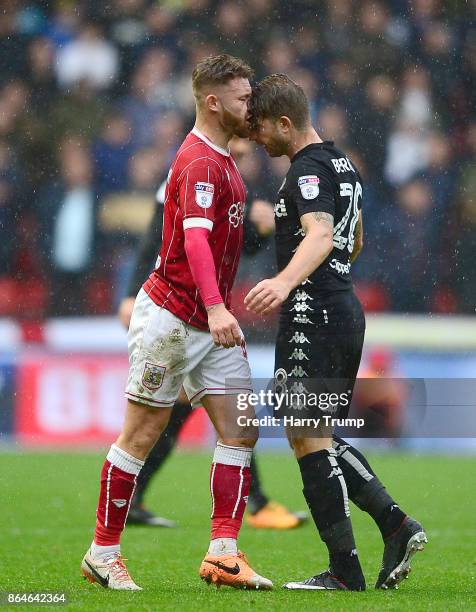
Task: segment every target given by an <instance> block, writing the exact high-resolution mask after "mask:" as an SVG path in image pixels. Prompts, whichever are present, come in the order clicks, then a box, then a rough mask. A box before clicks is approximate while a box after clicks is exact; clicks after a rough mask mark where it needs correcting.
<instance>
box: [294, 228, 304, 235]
mask: <svg viewBox="0 0 476 612" xmlns="http://www.w3.org/2000/svg"><path fill="white" fill-rule="evenodd" d="M294 235H295V236H301V237H302V238H305V236H306V232H305V231H304V230H303V228H302V227H300V228H299V229H298V231H297V232H294Z"/></svg>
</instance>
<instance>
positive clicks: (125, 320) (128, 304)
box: [117, 297, 136, 329]
mask: <svg viewBox="0 0 476 612" xmlns="http://www.w3.org/2000/svg"><path fill="white" fill-rule="evenodd" d="M135 301H136V298H135V297H126V298H124V299H123V300H122V302H121V303H120V304H119V309H118V311H117V316H118V317H119V321H120V322H121V323H122V324H123V325H124V327H125V328H126V329H129V325H130V323H131V317H132V311H133V310H134V302H135Z"/></svg>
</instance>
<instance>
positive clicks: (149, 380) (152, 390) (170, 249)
mask: <svg viewBox="0 0 476 612" xmlns="http://www.w3.org/2000/svg"><path fill="white" fill-rule="evenodd" d="M251 76H252V70H251V68H250V67H249V66H248V65H247V64H245V63H244V62H243V61H242V60H240V59H237V58H234V57H231V56H229V55H219V56H215V57H208V58H206V59H204V60H202V61H200V62H199V63H198V64H197V66H196V68H195V69H194V71H193V75H192V85H193V92H194V96H195V99H196V109H197V117H196V123H195V127H194V128H193V130H192V131H191V132H190V133H189V134H188V136H187V137H186V138H185V140H184V142H183V144H182V146H181V147H180V149H179V151H178V152H177V155H176V157H175V160H174V162H173V164H172V167H171V169H170V172H169V176H168V184H167V188H166V194H165V203H164V226H163V241H162V247H161V250H160V253H159V256H158V259H157V263H156V268H155V270H154V271H153V272H152V274H151V275H150V277H149V279H148V280H147V281H146V282H145V283H144V285H143V287H142V289H141V290H140V292H139V294H138V296H137V299H136V302H135V306H134V311H133V314H132V319H131V324H130V328H129V335H128V345H129V363H130V370H129V380H128V383H127V388H126V397H127V408H126V415H125V422H124V427H123V430H122V432H121V434H120V435H119V437H118V439H117V440H116V442H115V443H114V444H113V445H112V446H111V449H110V450H109V453H108V455H107V457H106V461H105V462H104V465H103V468H102V473H101V488H100V496H99V505H98V508H97V520H96V530H95V534H94V540H93V542H92V544H91V547H90V548H89V550H88V552H87V553H86V555H85V557H84V559H83V561H82V564H81V570H82V573H83V575H84V576H85V577H86V578H87V579H88V580H89V581H91V582H98V583H99V584H101V585H102V586H104V587H108V588H112V589H122V590H124V589H128V590H138V589H140V587H138V586H137V585H136V584H135V582H134V581H133V580H132V578H131V577H130V575H129V573H128V571H127V568H126V566H125V564H124V559H123V557H122V556H121V551H120V544H119V542H120V537H121V533H122V531H123V529H124V525H125V522H126V518H127V513H128V509H129V505H130V502H131V498H132V496H133V493H134V487H135V482H136V479H137V475H138V474H139V472H140V469H141V467H142V466H143V464H144V460H145V459H146V457H147V455H148V453H149V451H150V449H151V448H152V447H153V445H154V444H155V443H156V441H157V440H158V438H159V436H160V435H161V433H162V431H163V430H164V429H165V427H166V425H167V422H168V420H169V417H170V413H171V410H172V407H173V405H174V403H175V401H176V399H177V396H178V394H179V391H180V388H181V386H182V385H183V387H184V389H185V391H186V393H187V395H188V398H189V400H190V402H191V403H192V405H198V404H200V405H203V406H204V408H205V409H206V411H207V412H208V415H209V416H210V419H211V421H212V423H213V425H214V426H215V429H216V431H217V436H218V442H217V445H216V449H215V453H214V456H213V462H212V467H211V475H210V490H211V496H212V517H211V518H212V527H211V542H210V546H209V549H208V552H207V554H206V555H205V558H204V560H203V562H202V564H201V566H200V577H201V578H202V579H203V580H206V581H207V582H212V583H214V584H217V585H220V584H226V585H229V586H233V587H236V588H254V589H270V588H272V586H273V585H272V583H271V581H270V580H268V579H266V578H264V577H262V576H260V575H259V574H257V573H256V572H255V571H254V570H253V569H252V568H251V567H250V566H249V564H248V561H247V559H246V557H245V556H244V554H243V553H241V552H240V551H238V548H237V537H238V533H239V531H240V528H241V523H242V519H243V513H244V511H245V506H246V501H247V498H248V493H249V487H250V480H251V478H250V468H249V466H250V460H251V454H252V449H253V446H254V445H255V443H256V439H257V435H258V434H257V431H256V430H254V429H247V430H246V431H242V430H240V429H239V428H238V426H237V424H236V419H234V420H235V426H234V428H232V427H231V423H232V421H233V418H232V415H230V408H231V409H232V410H233V407H234V406H236V402H235V401H234V400H235V398H236V395H237V394H238V393H243V392H246V391H249V390H251V372H250V367H249V364H248V360H247V357H246V350H245V344H244V338H243V334H242V332H241V330H240V327H239V325H238V322H237V320H236V319H235V317H234V316H233V314H232V313H231V312H230V303H231V290H232V286H233V281H234V278H235V274H236V270H237V267H238V262H239V258H240V252H241V247H242V239H243V214H244V203H245V199H246V189H245V186H244V184H243V181H242V179H241V176H240V173H239V171H238V169H237V167H236V164H235V162H234V161H233V158H232V157H231V155H230V152H229V150H228V142H229V140H230V139H231V138H232V137H233V135H237V136H242V137H246V136H247V134H248V126H247V123H246V116H247V103H248V100H249V97H250V95H251V87H250V83H249V79H250V78H251ZM227 379H228V380H227ZM230 379H232V380H233V381H234V382H232V383H230ZM240 414H241V415H245V416H250V417H251V416H253V413H252V409H251V408H249V409H248V411H245V412H241V413H240Z"/></svg>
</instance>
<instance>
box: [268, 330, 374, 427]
mask: <svg viewBox="0 0 476 612" xmlns="http://www.w3.org/2000/svg"><path fill="white" fill-rule="evenodd" d="M364 335H365V329H360V330H358V331H355V330H352V329H351V330H349V331H347V332H345V331H342V332H341V333H336V330H326V329H323V328H322V327H316V326H310V325H293V324H292V323H291V322H290V323H289V324H287V322H286V321H285V320H281V322H280V327H279V332H278V339H277V342H276V351H275V369H274V370H275V374H274V391H275V393H277V394H279V393H284V394H286V399H285V400H283V401H282V407H281V409H280V410H276V411H275V416H277V417H284V416H285V415H286V414H288V415H289V414H292V415H294V416H297V417H302V418H309V417H320V416H322V415H323V414H327V415H330V416H331V417H333V418H345V417H346V416H347V415H348V412H349V408H350V402H351V399H352V392H353V389H354V385H355V379H356V377H357V371H358V369H359V366H360V359H361V356H362V347H363V343H364Z"/></svg>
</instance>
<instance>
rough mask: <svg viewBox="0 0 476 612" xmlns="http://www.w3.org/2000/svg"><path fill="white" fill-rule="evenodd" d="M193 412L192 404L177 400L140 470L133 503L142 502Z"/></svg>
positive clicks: (138, 503)
mask: <svg viewBox="0 0 476 612" xmlns="http://www.w3.org/2000/svg"><path fill="white" fill-rule="evenodd" d="M191 412H192V408H191V406H190V404H184V403H182V402H177V403H176V404H175V405H174V409H173V410H172V414H171V415H170V421H169V423H168V425H167V427H166V428H165V430H164V432H163V433H162V435H161V436H160V438H159V440H158V441H157V443H156V444H155V446H154V447H153V448H152V450H151V451H150V453H149V455H148V457H147V459H146V461H145V463H144V466H143V468H142V469H141V471H140V472H139V476H138V477H137V486H136V490H135V493H134V499H133V502H132V503H133V504H137V505H140V504H142V501H143V498H144V494H145V492H146V490H147V487H148V486H149V484H150V480H151V478H152V476H153V475H154V474H155V473H156V472H157V471H158V470H159V469H160V468H161V467H162V465H163V464H164V462H165V460H166V459H167V457H168V456H169V455H170V453H171V452H172V450H173V448H174V446H175V444H176V442H177V437H178V434H179V433H180V430H181V429H182V426H183V424H184V423H185V421H186V420H187V418H188V417H189V415H190V414H191Z"/></svg>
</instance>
